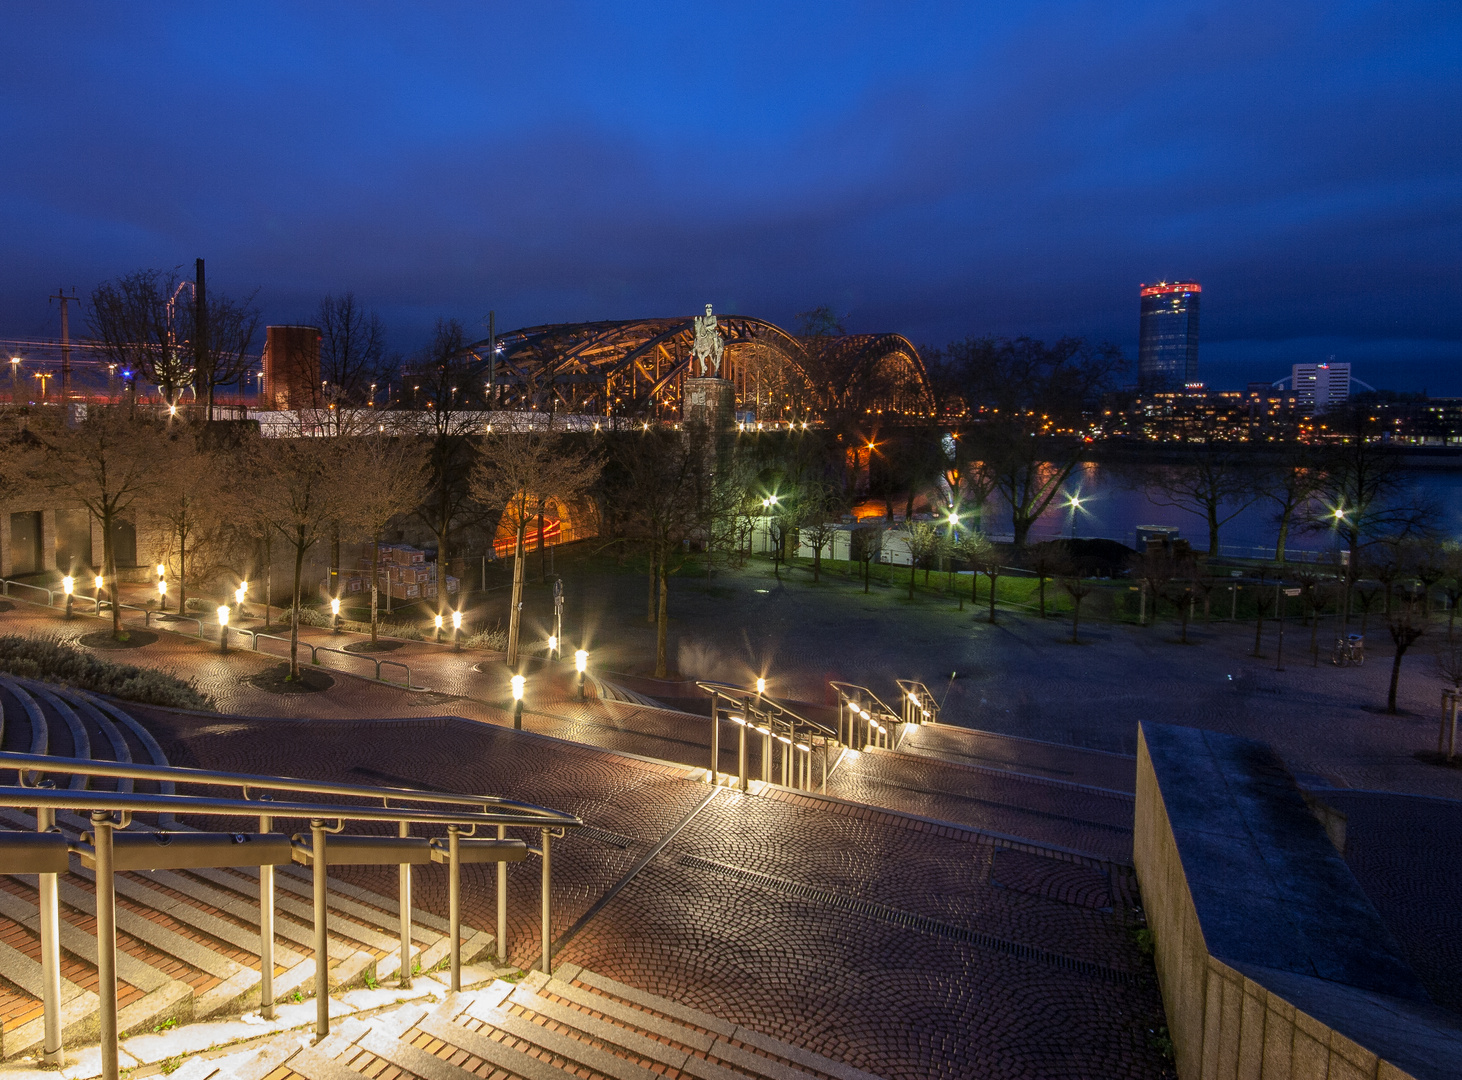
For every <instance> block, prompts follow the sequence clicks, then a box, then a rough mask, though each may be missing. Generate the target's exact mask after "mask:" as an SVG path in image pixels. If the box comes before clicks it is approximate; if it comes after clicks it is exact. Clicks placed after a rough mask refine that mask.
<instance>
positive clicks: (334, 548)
mask: <svg viewBox="0 0 1462 1080" xmlns="http://www.w3.org/2000/svg"><path fill="white" fill-rule="evenodd" d="M339 597H340V523H339V522H336V523H334V524H332V525H331V526H330V598H331V599H332V600H335V599H339Z"/></svg>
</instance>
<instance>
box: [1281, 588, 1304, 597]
mask: <svg viewBox="0 0 1462 1080" xmlns="http://www.w3.org/2000/svg"><path fill="white" fill-rule="evenodd" d="M1299 594H1300V591H1299V590H1298V589H1285V590H1284V595H1285V596H1298V595H1299Z"/></svg>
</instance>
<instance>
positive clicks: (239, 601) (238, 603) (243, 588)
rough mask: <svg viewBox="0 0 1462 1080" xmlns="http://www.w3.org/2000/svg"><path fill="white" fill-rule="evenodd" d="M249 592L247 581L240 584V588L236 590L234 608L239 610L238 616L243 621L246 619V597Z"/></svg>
mask: <svg viewBox="0 0 1462 1080" xmlns="http://www.w3.org/2000/svg"><path fill="white" fill-rule="evenodd" d="M248 592H249V583H248V582H247V581H241V582H239V587H238V588H237V589H235V590H234V608H235V609H236V610H237V612H238V616H239V618H241V619H242V618H243V617H244V597H245V596H246V595H247V594H248Z"/></svg>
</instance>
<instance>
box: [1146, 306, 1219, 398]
mask: <svg viewBox="0 0 1462 1080" xmlns="http://www.w3.org/2000/svg"><path fill="white" fill-rule="evenodd" d="M1202 292H1203V288H1202V286H1200V285H1199V284H1198V283H1197V282H1196V281H1160V282H1158V283H1157V284H1156V285H1143V286H1142V321H1141V324H1140V325H1141V329H1142V336H1141V339H1140V343H1139V345H1138V347H1137V385H1138V388H1139V389H1141V390H1143V391H1145V392H1151V391H1154V390H1181V389H1182V388H1183V384H1184V383H1190V382H1196V381H1197V380H1198V297H1199V295H1200V294H1201V293H1202Z"/></svg>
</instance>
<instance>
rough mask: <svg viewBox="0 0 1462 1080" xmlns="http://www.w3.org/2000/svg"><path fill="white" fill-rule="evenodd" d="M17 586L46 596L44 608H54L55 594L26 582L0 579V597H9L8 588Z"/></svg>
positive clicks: (40, 586)
mask: <svg viewBox="0 0 1462 1080" xmlns="http://www.w3.org/2000/svg"><path fill="white" fill-rule="evenodd" d="M12 585H19V586H20V587H21V588H22V589H34V590H35V591H36V592H43V593H45V594H46V607H55V606H56V594H55V593H54V592H53V591H52V590H50V589H48V588H46V587H45V586H44V585H32V584H31V583H30V582H28V581H12V580H11V579H10V578H3V579H0V595H4V596H9V595H10V586H12Z"/></svg>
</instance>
